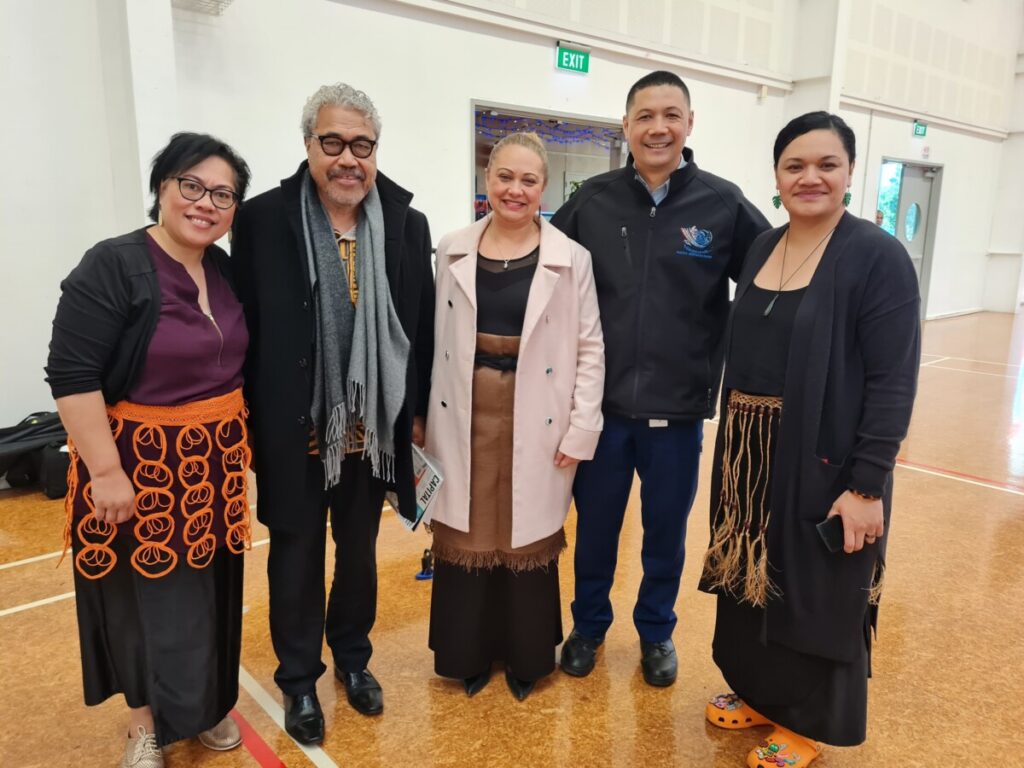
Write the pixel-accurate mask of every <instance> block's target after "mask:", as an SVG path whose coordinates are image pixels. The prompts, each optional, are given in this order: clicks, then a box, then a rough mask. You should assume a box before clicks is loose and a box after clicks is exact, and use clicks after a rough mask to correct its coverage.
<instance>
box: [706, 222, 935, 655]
mask: <svg viewBox="0 0 1024 768" xmlns="http://www.w3.org/2000/svg"><path fill="white" fill-rule="evenodd" d="M784 232H785V227H782V228H779V229H774V230H771V231H770V232H766V233H764V234H763V235H761V236H760V237H759V238H758V239H757V240H756V241H755V242H754V244H753V245H752V246H751V249H750V254H749V256H748V257H747V261H746V264H745V265H744V268H743V273H742V275H741V277H740V281H739V285H738V287H737V291H736V298H737V300H738V299H739V298H740V297H741V296H743V294H744V293H745V292H746V291H747V289H748V288H749V287H750V285H751V283H752V282H753V280H754V277H755V276H756V275H757V273H758V272H759V271H760V269H761V267H762V266H763V265H764V263H765V261H766V260H767V259H768V256H769V255H770V254H771V252H772V249H773V248H774V247H775V245H776V243H778V241H779V239H780V238H781V237H782V235H783V233H784ZM919 312H920V294H919V289H918V283H917V275H916V274H915V272H914V267H913V264H912V263H911V261H910V257H909V256H908V255H907V252H906V250H905V249H904V248H903V246H902V245H901V244H900V243H899V241H898V240H896V239H895V238H893V237H891V236H889V235H888V234H886V233H885V232H884V231H883V230H882V229H881V228H880V227H878V226H875V225H874V224H873V223H871V222H868V221H866V220H863V219H858V218H856V217H855V216H852V215H851V214H849V213H846V214H844V216H843V218H842V219H841V220H840V222H839V225H838V226H837V228H836V231H835V233H834V234H833V235H832V239H831V241H830V242H829V244H828V246H827V248H826V249H825V252H824V254H823V255H822V258H821V262H820V264H819V265H818V268H817V270H816V271H815V273H814V277H813V278H812V279H811V283H810V285H809V286H808V287H807V291H806V293H805V294H804V298H803V300H802V301H801V303H800V308H799V310H798V312H797V316H796V321H795V324H794V328H793V336H792V340H791V343H790V350H789V359H788V361H787V364H786V384H785V389H784V391H783V408H782V421H781V424H780V427H779V438H778V444H777V449H776V453H775V457H774V459H773V465H772V491H771V511H772V512H771V514H772V518H771V524H770V525H769V528H768V559H769V562H770V563H771V565H772V567H773V568H774V569H775V570H773V571H772V574H771V575H772V578H773V579H774V580H775V582H776V584H777V585H778V586H779V588H780V589H781V590H782V598H781V599H780V600H775V601H772V602H770V603H769V604H768V609H767V611H768V617H767V625H768V638H769V640H771V641H774V642H778V643H781V644H783V645H786V646H788V647H791V648H794V649H795V650H798V651H802V652H805V653H812V654H815V655H818V656H823V657H826V658H832V659H838V660H844V661H849V660H852V659H854V658H855V657H856V655H857V654H858V653H859V649H860V648H862V647H863V643H864V628H865V621H866V618H867V617H868V588H869V586H870V583H871V578H872V574H873V572H874V569H875V565H876V561H878V560H881V561H882V562H883V563H884V558H885V545H886V542H887V541H888V536H884V537H882V538H881V539H879V540H878V542H877V543H876V544H873V545H867V546H865V548H864V549H863V550H861V551H860V552H856V553H854V554H851V555H847V554H844V553H842V552H840V553H838V554H832V553H830V552H828V550H827V549H826V548H825V546H824V544H823V543H822V542H821V540H820V538H819V536H818V533H817V531H816V530H815V525H816V524H817V523H819V522H821V521H822V520H823V519H824V518H825V516H826V515H827V514H828V511H829V509H830V508H831V506H832V504H833V502H834V501H835V500H836V498H837V497H838V496H839V495H840V494H841V493H843V492H844V491H845V490H846V489H847V488H854V489H856V490H858V491H861V492H863V493H867V494H872V495H878V496H881V497H882V500H883V506H884V510H885V521H886V531H888V530H889V516H890V512H891V509H892V470H893V467H894V466H895V462H896V455H897V453H898V451H899V447H900V442H901V441H902V440H903V438H904V437H905V436H906V433H907V428H908V426H909V424H910V414H911V409H912V407H913V403H914V396H915V394H916V390H917V372H918V365H919V360H920V353H921V348H920V320H919ZM731 333H732V331H731V323H730V327H729V329H728V330H727V336H726V340H727V341H726V343H727V345H728V344H729V342H730V341H731ZM727 355H728V352H727ZM727 364H728V363H727ZM728 394H729V393H728V391H723V393H722V413H724V412H725V403H726V398H728ZM724 425H725V419H724V418H723V419H722V420H721V422H720V423H719V430H718V438H719V439H718V444H717V445H716V449H715V465H714V466H715V470H714V473H713V475H712V488H711V499H712V515H713V514H714V507H715V501H716V500H717V499H718V494H719V492H720V488H721V461H722V457H721V450H722V432H723V429H724ZM702 588H703V587H702ZM870 618H871V620H872V622H873V621H874V618H875V615H874V613H872V614H871V616H870Z"/></svg>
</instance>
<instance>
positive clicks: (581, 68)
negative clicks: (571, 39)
mask: <svg viewBox="0 0 1024 768" xmlns="http://www.w3.org/2000/svg"><path fill="white" fill-rule="evenodd" d="M555 67H557V68H558V69H564V70H566V71H567V72H579V73H580V74H583V75H585V74H587V73H588V72H589V71H590V51H589V50H587V49H586V48H584V47H583V46H579V45H576V44H574V43H566V42H563V41H562V40H559V41H558V47H557V48H556V49H555Z"/></svg>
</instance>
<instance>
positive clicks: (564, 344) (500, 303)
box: [426, 133, 604, 701]
mask: <svg viewBox="0 0 1024 768" xmlns="http://www.w3.org/2000/svg"><path fill="white" fill-rule="evenodd" d="M547 176H548V162H547V153H546V151H545V149H544V145H543V143H541V141H540V139H539V138H538V137H537V136H536V135H535V134H532V133H514V134H510V135H508V136H506V137H505V138H503V139H502V140H501V141H499V142H498V143H497V144H496V145H495V147H494V150H493V151H492V152H491V156H490V160H489V162H488V164H487V199H488V202H489V203H490V206H491V209H492V213H491V214H490V215H488V216H487V217H486V218H484V219H481V220H480V221H478V222H476V223H475V224H473V225H472V226H470V227H467V228H466V229H462V230H459V231H457V232H453V233H451V234H449V235H447V236H445V237H444V238H443V239H442V240H441V243H440V245H439V246H438V249H437V317H436V343H435V345H434V366H433V378H432V384H431V392H430V404H429V409H428V413H427V444H426V448H427V452H428V453H431V454H433V455H434V456H436V457H437V459H438V460H439V463H440V465H441V471H442V473H443V474H444V477H445V480H444V484H443V485H442V486H441V490H440V492H439V496H438V498H437V499H436V501H435V503H434V506H433V510H434V515H433V520H432V523H431V525H432V531H433V535H434V541H433V550H434V557H435V562H436V564H435V571H434V584H433V599H432V602H431V610H430V647H431V649H432V650H433V651H434V668H435V670H436V671H437V673H438V674H439V675H442V676H444V677H453V678H460V679H461V680H462V681H463V683H464V685H465V688H466V693H468V694H469V695H470V696H472V695H474V694H475V693H477V692H478V691H480V690H481V689H482V688H483V687H484V686H485V685H486V684H487V682H488V680H489V679H490V676H491V665H492V664H493V662H495V661H498V660H502V661H504V662H505V679H506V680H507V682H508V685H509V688H510V689H511V690H512V692H513V693H514V694H515V696H516V697H517V698H518V699H519V700H520V701H522V700H523V699H525V698H526V697H527V696H528V695H529V693H530V691H531V690H533V686H534V683H535V682H536V681H537V680H539V679H540V678H542V677H544V676H546V675H548V674H550V673H551V672H552V671H553V670H554V666H555V648H556V646H557V645H558V644H559V643H560V642H561V641H562V621H561V605H560V599H559V592H558V557H559V554H560V553H561V551H562V550H563V549H564V548H565V533H564V531H563V529H562V526H563V524H564V522H565V516H566V513H567V512H568V510H569V502H570V498H571V495H572V481H573V476H574V475H575V473H576V465H577V463H579V462H580V461H582V460H587V459H590V458H592V457H593V455H594V449H595V447H596V446H597V439H598V436H599V435H600V433H601V426H602V417H601V394H602V391H603V387H604V342H603V340H602V336H601V321H600V318H599V316H598V308H597V293H596V291H595V288H594V278H593V273H592V271H591V265H590V254H589V253H588V252H587V250H586V249H584V248H583V247H582V246H581V245H579V244H578V243H575V242H573V241H572V240H570V239H569V238H567V237H566V236H565V235H563V234H562V233H561V232H559V231H558V230H557V229H555V228H554V227H552V226H551V225H550V224H548V223H547V222H546V221H544V220H543V219H541V218H540V217H539V215H538V212H539V210H540V201H541V195H542V194H543V192H544V188H545V186H546V185H547Z"/></svg>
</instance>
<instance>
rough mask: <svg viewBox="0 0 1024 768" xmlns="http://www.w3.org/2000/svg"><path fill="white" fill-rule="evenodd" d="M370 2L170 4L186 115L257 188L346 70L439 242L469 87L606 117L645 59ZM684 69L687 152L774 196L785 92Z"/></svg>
mask: <svg viewBox="0 0 1024 768" xmlns="http://www.w3.org/2000/svg"><path fill="white" fill-rule="evenodd" d="M368 5H369V4H366V5H364V4H362V3H355V4H347V3H346V4H342V3H334V2H325V0H296V1H295V2H291V3H287V4H285V3H279V2H275V1H274V0H246V2H239V3H234V4H233V5H231V6H230V7H229V8H228V9H227V11H226V12H225V13H224V15H223V16H221V17H216V18H214V17H203V18H199V17H197V15H196V14H189V13H182V12H178V11H176V12H175V60H176V62H177V71H178V85H179V89H180V98H179V103H180V108H181V112H182V119H183V121H184V122H186V123H187V124H189V125H194V126H198V127H201V128H203V129H205V130H211V131H213V132H216V133H218V134H220V135H222V136H223V137H224V138H225V139H226V140H227V141H229V142H231V143H233V144H235V145H236V147H237V148H238V149H239V150H240V151H241V152H242V153H243V155H244V156H245V157H246V158H248V159H249V160H250V162H251V165H252V167H253V173H254V178H253V186H252V189H253V193H254V194H255V193H257V192H260V191H262V190H265V189H267V188H268V187H270V186H271V185H275V184H277V183H278V181H279V180H280V179H281V178H282V177H284V176H287V175H290V174H291V173H293V172H294V170H295V168H296V167H297V165H298V163H299V162H300V161H301V160H302V159H303V158H304V156H305V154H304V149H303V145H302V137H301V134H300V131H299V117H300V113H301V110H302V105H303V103H304V101H305V99H306V97H307V96H308V95H309V94H311V93H312V92H313V91H314V90H316V88H317V87H318V86H319V85H321V84H322V83H325V82H334V81H336V80H344V81H346V82H349V83H351V84H352V85H354V86H356V87H358V88H361V89H363V90H365V91H366V92H367V93H368V94H369V95H370V97H371V98H372V99H373V100H374V102H375V104H376V105H377V108H378V110H379V112H380V114H381V116H382V120H383V132H382V140H381V144H380V147H379V167H380V169H381V170H382V171H383V172H384V173H385V174H387V175H389V176H390V177H392V178H393V179H395V180H396V181H398V182H399V183H400V184H402V185H403V186H405V187H406V188H408V189H409V190H410V191H412V192H413V193H414V194H415V196H416V197H415V199H414V201H413V205H414V206H416V207H418V208H420V209H421V210H422V211H424V212H425V213H426V214H427V216H428V218H429V220H430V227H431V233H432V236H433V239H434V241H435V243H436V242H437V240H439V239H440V237H441V235H443V234H444V233H445V232H448V231H450V230H452V229H455V228H458V227H462V226H465V225H466V224H467V223H469V222H470V221H471V219H472V217H471V208H470V206H469V205H468V201H469V200H470V199H471V196H472V195H473V193H474V186H473V178H474V168H473V152H472V142H473V139H474V134H473V128H472V126H473V112H472V108H471V100H472V99H477V100H478V101H481V102H483V103H495V104H508V105H515V106H518V107H521V108H522V109H523V110H524V111H539V112H547V111H550V112H563V113H567V114H570V115H573V114H574V115H580V116H590V117H598V118H601V119H604V120H610V121H612V122H616V121H619V120H620V119H621V117H622V113H623V110H624V103H625V96H626V92H627V91H628V89H629V87H630V85H632V84H633V83H634V82H635V81H636V80H637V79H638V78H640V77H641V76H643V75H644V74H646V73H647V72H648V71H650V69H651V67H650V66H648V65H647V64H646V63H645V62H643V61H640V60H633V59H627V58H625V57H622V56H604V55H600V56H599V55H598V54H597V53H594V54H592V56H591V65H590V73H589V75H586V76H581V75H578V74H573V73H566V72H559V71H556V70H555V69H554V41H552V40H550V39H547V38H540V37H538V36H532V35H528V34H526V33H520V32H516V31H513V30H509V31H508V32H507V33H502V34H496V32H495V27H493V26H489V25H483V24H478V23H475V22H471V21H468V20H465V19H459V18H455V17H452V16H449V15H443V14H435V13H430V12H427V11H419V10H416V9H411V8H410V7H409V6H406V5H403V4H400V3H391V2H377V3H374V4H373V7H372V8H371V7H368ZM296 19H302V23H301V24H297V23H296V22H295V20H296ZM268 51H272V52H273V54H272V55H267V52H268ZM212 72H217V73H219V74H218V76H216V77H213V76H211V73H212ZM681 74H682V76H683V77H684V78H685V79H686V80H687V81H688V85H689V86H690V89H691V95H692V99H693V108H694V111H695V114H696V120H695V126H694V132H693V135H692V137H691V139H690V146H692V147H693V148H694V150H695V152H696V158H697V162H698V163H699V164H700V165H701V167H703V168H705V169H707V170H710V171H712V172H714V173H717V174H719V175H721V176H725V177H726V178H729V179H731V180H733V181H735V182H736V183H737V184H739V185H740V186H741V187H742V188H743V189H745V190H747V192H748V195H749V196H750V197H751V199H753V200H756V201H758V203H759V204H761V205H762V207H770V206H769V205H768V201H769V199H770V197H771V195H772V190H773V188H774V187H773V183H772V181H771V176H770V168H771V162H770V160H771V154H770V153H771V138H772V137H774V132H775V130H777V128H776V126H777V125H778V124H779V119H780V117H781V114H782V113H781V108H782V106H781V105H782V98H781V96H769V97H768V98H766V99H763V100H759V99H758V94H757V88H756V86H754V85H744V86H742V87H730V86H728V85H722V84H719V83H712V82H709V81H708V80H706V79H705V80H704V81H702V80H701V79H700V78H699V77H697V76H696V75H688V74H687V73H686V72H683V73H681ZM268 105H273V108H272V109H271V108H268Z"/></svg>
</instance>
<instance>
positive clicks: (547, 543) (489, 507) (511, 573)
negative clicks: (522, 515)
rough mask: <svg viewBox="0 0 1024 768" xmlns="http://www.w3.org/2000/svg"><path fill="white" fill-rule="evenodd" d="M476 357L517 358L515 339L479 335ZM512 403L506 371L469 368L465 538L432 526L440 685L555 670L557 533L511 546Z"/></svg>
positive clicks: (433, 619) (433, 631) (433, 633)
mask: <svg viewBox="0 0 1024 768" xmlns="http://www.w3.org/2000/svg"><path fill="white" fill-rule="evenodd" d="M477 352H478V353H482V354H486V355H495V356H502V357H515V356H517V355H518V352H519V337H518V336H495V335H491V334H483V333H481V334H477ZM514 401H515V371H514V370H509V371H502V370H497V369H495V368H489V367H486V366H482V365H478V366H477V367H476V368H475V370H474V373H473V413H472V422H471V428H470V432H471V435H470V437H471V446H470V451H471V459H470V474H471V477H470V497H471V501H470V511H469V531H468V532H463V531H457V530H455V529H454V528H450V527H448V526H446V525H443V524H441V523H435V524H434V525H433V526H432V530H433V534H434V542H433V551H434V556H435V559H436V563H435V567H434V580H433V588H432V597H431V603H430V648H431V649H432V650H433V651H434V668H435V671H436V672H437V674H439V675H441V676H443V677H455V678H466V677H472V676H474V675H477V674H479V673H480V672H482V671H483V670H484V669H489V668H490V667H491V664H492V662H495V661H504V662H505V663H506V664H507V665H508V667H509V668H510V669H511V670H512V672H513V674H514V675H515V676H516V677H518V678H519V679H521V680H538V679H540V678H542V677H544V676H545V675H548V674H550V673H551V672H552V671H554V668H555V648H556V647H557V645H558V644H559V643H560V642H562V614H561V598H560V594H559V586H558V556H559V554H560V553H561V551H562V550H563V549H564V548H565V532H564V531H563V530H561V529H560V530H558V531H556V532H555V533H554V534H552V535H551V536H548V537H546V538H544V539H541V540H540V541H537V542H534V543H532V544H529V545H527V546H525V547H516V548H513V547H512V421H513V415H512V407H513V403H514ZM553 459H554V457H552V460H553Z"/></svg>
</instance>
